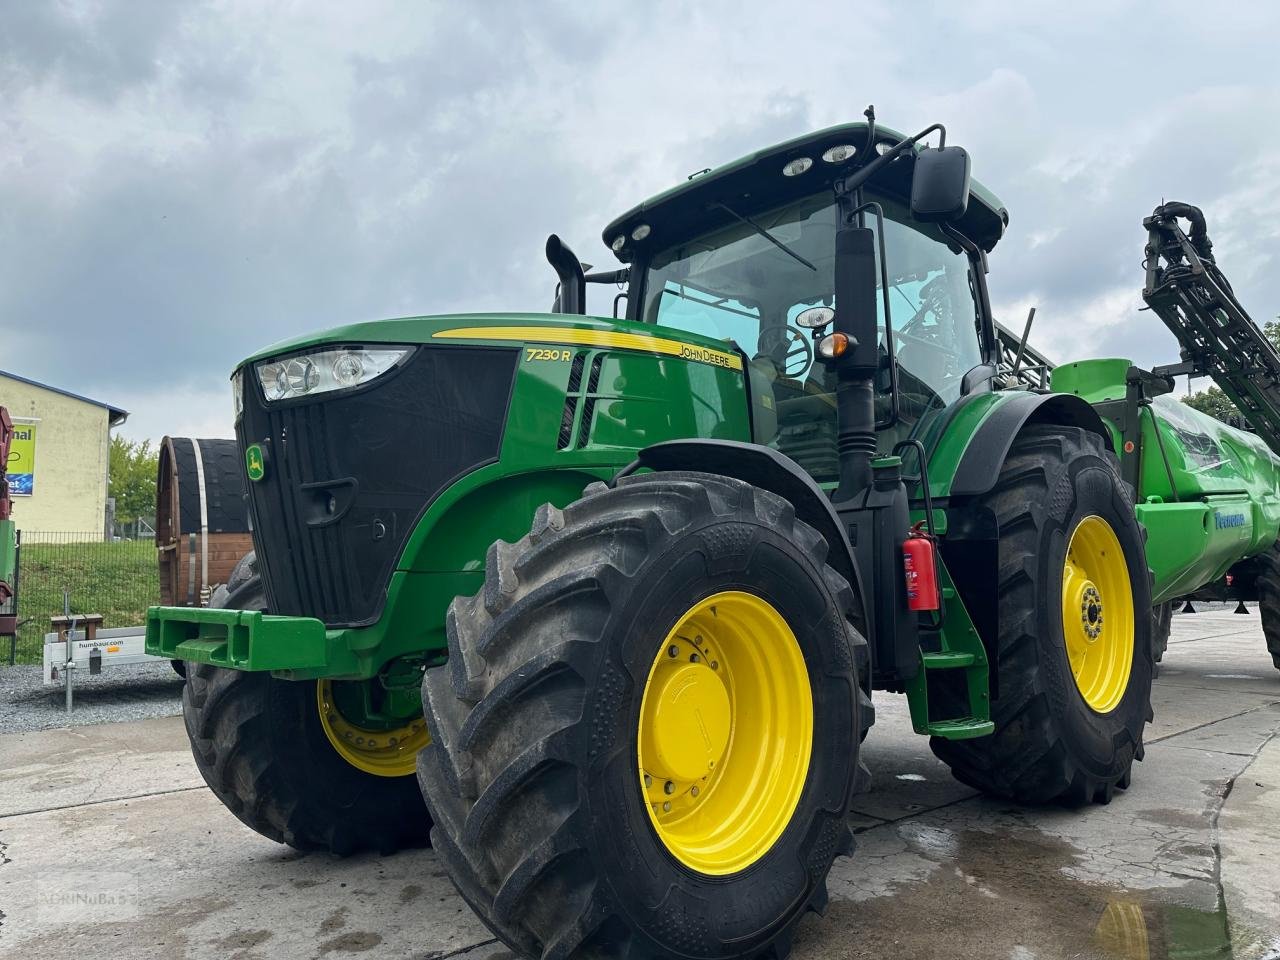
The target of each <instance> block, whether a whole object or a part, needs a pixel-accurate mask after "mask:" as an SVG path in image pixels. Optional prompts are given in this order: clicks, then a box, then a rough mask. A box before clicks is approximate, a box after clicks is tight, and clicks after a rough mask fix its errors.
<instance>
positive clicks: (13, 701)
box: [0, 660, 182, 734]
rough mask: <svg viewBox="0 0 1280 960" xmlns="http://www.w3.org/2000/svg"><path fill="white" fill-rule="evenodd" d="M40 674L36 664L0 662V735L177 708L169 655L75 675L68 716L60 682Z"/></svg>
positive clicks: (177, 686)
mask: <svg viewBox="0 0 1280 960" xmlns="http://www.w3.org/2000/svg"><path fill="white" fill-rule="evenodd" d="M40 673H41V667H40V666H39V665H38V664H36V665H34V666H28V665H21V666H16V667H9V666H0V734H5V733H23V732H26V731H29V730H48V729H51V728H53V727H71V726H79V725H81V724H87V723H113V722H117V721H120V720H146V719H148V718H150V717H171V716H174V715H176V714H179V713H181V712H182V678H181V677H179V676H178V675H177V674H176V673H174V672H173V667H171V666H170V665H169V661H168V660H157V661H156V662H155V663H140V664H135V665H131V666H125V667H112V668H111V669H109V670H105V671H103V672H102V673H100V674H98V675H97V676H96V677H94V676H88V675H84V676H79V675H77V676H76V677H75V708H74V709H73V710H72V712H71V714H70V716H68V715H67V708H66V694H65V692H64V690H63V687H62V684H61V683H59V684H57V685H54V686H49V687H46V686H45V685H44V684H43V683H42V682H41V678H40Z"/></svg>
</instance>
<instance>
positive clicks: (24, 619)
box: [0, 530, 160, 663]
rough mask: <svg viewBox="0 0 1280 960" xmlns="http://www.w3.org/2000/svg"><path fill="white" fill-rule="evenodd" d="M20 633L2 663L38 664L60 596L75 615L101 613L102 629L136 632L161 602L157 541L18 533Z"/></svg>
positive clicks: (3, 649) (0, 649)
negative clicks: (67, 599)
mask: <svg viewBox="0 0 1280 960" xmlns="http://www.w3.org/2000/svg"><path fill="white" fill-rule="evenodd" d="M19 538H20V540H19V546H18V595H17V602H18V611H17V612H18V633H17V636H16V638H14V639H12V640H10V641H9V642H8V643H7V644H5V645H4V646H0V663H5V662H8V663H14V662H17V663H39V662H40V659H41V650H40V645H41V644H42V643H43V642H44V635H45V634H46V633H48V632H49V619H50V618H51V617H55V616H61V615H62V612H63V592H64V591H65V592H66V593H67V595H68V596H69V599H70V601H71V612H72V613H75V614H81V615H83V614H90V613H99V614H102V626H103V627H107V628H110V627H135V626H139V625H141V624H142V623H143V621H144V620H145V619H146V612H147V607H149V606H151V605H152V604H156V603H159V602H160V581H159V577H158V575H157V573H156V548H155V542H154V541H153V540H150V539H143V540H119V539H117V540H104V539H103V537H102V534H101V533H45V532H39V531H31V530H21V531H19Z"/></svg>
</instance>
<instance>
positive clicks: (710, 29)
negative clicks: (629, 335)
mask: <svg viewBox="0 0 1280 960" xmlns="http://www.w3.org/2000/svg"><path fill="white" fill-rule="evenodd" d="M1277 11H1280V6H1277V5H1275V4H1271V3H1258V4H1256V5H1253V6H1250V5H1246V4H1241V3H1229V4H1220V5H1216V6H1212V7H1211V6H1207V5H1204V4H1201V3H1187V4H1183V3H1177V2H1166V3H1165V4H1157V5H1153V4H1151V3H1149V2H1148V3H1142V4H1138V3H1132V4H1130V3H1123V2H1117V0H1107V2H1093V0H1073V2H1071V3H1062V2H1055V3H1052V4H1045V5H1039V4H1034V3H1028V2H1019V3H1012V2H1009V3H996V2H983V0H976V2H975V0H969V2H966V3H963V4H958V3H947V2H943V3H936V4H933V3H868V2H856V0H845V2H841V3H831V4H817V5H810V4H806V3H802V2H796V0H788V2H786V3H765V2H760V3H755V2H748V0H737V2H728V3H720V2H709V0H699V2H697V3H692V2H691V3H633V4H630V5H625V6H624V5H621V4H618V5H615V4H610V3H582V2H578V3H573V4H554V3H542V4H535V3H532V2H528V3H514V2H513V3H501V2H487V3H461V2H459V3H456V4H446V3H423V2H415V3H408V2H406V3H400V4H385V5H382V4H377V3H372V2H361V3H350V2H343V3H332V4H325V3H320V2H307V3H302V2H296V3H288V2H271V3H266V2H239V0H228V2H219V3H212V4H201V3H179V2H176V0H150V2H145V0H61V2H57V0H47V2H34V0H33V2H25V0H20V2H13V3H6V4H4V5H3V6H2V7H0V327H2V328H3V337H4V340H3V343H4V346H3V351H4V357H3V361H2V362H0V366H2V367H3V368H4V369H8V370H11V371H14V372H17V373H20V374H24V375H26V376H30V377H34V378H36V379H39V380H43V381H47V382H50V383H53V384H56V385H59V386H63V387H67V388H70V389H74V390H77V391H79V392H83V393H86V394H88V395H90V396H93V397H96V398H99V399H102V400H105V401H108V402H110V403H113V404H116V405H119V406H123V407H126V408H127V409H129V410H130V411H132V416H131V418H130V420H129V423H128V424H127V425H126V426H125V428H124V430H123V432H124V433H125V435H127V436H133V437H147V436H149V437H156V438H158V437H160V436H161V435H163V434H165V433H173V434H186V435H198V436H221V435H229V433H230V411H231V402H230V392H229V387H228V384H227V376H228V373H229V371H230V370H231V368H232V367H233V366H234V364H235V363H236V361H237V360H239V359H240V358H241V357H243V356H244V355H246V354H248V353H250V352H253V351H255V350H257V349H258V348H260V347H262V346H264V345H266V344H267V343H270V342H272V341H275V340H278V339H281V338H284V337H287V336H292V335H295V334H298V333H302V332H305V331H310V330H317V329H320V328H323V327H326V326H330V325H333V324H337V323H341V322H345V321H350V320H357V319H372V318H380V317H390V316H403V315H407V314H415V313H438V312H447V311H455V310H485V309H544V308H545V307H546V305H547V304H548V302H549V299H550V293H551V289H552V286H553V283H554V278H553V275H552V273H551V271H550V269H549V268H548V267H547V266H546V265H545V263H544V262H543V260H542V256H541V250H542V244H543V241H544V240H545V237H546V235H547V234H548V233H549V232H551V231H556V232H559V233H560V234H561V235H562V236H563V237H565V238H566V239H567V240H568V241H569V243H570V244H571V245H572V246H573V247H574V249H575V250H576V251H577V252H578V253H579V255H580V256H581V257H582V258H583V259H585V260H589V261H592V262H594V263H596V264H598V265H599V264H605V263H608V262H610V255H609V254H608V251H607V250H606V249H605V248H604V246H603V245H602V243H601V241H600V239H599V235H600V230H601V228H602V227H603V226H604V224H605V223H606V222H607V221H608V220H609V219H611V218H612V217H613V216H614V215H615V214H617V213H619V212H621V211H622V210H624V209H626V208H627V207H629V206H630V205H632V204H633V203H634V202H636V201H638V200H640V199H643V198H644V197H646V196H648V195H650V194H653V193H656V192H658V191H659V190H661V189H663V188H665V187H667V186H669V185H671V184H672V183H675V182H677V181H680V180H683V179H684V177H685V176H686V175H687V174H689V173H690V172H692V171H694V170H699V169H701V168H703V167H707V166H714V165H718V164H720V163H723V162H726V161H728V160H731V159H733V158H735V157H736V156H738V155H740V154H742V153H744V152H747V151H748V150H750V149H753V148H756V147H759V146H763V145H766V144H769V143H772V142H776V141H778V140H781V139H785V138H787V137H791V136H795V135H798V134H800V133H803V132H805V131H807V130H809V129H813V128H817V127H821V126H826V125H829V124H832V123H838V122H841V121H845V120H851V119H858V118H859V116H860V114H861V112H862V109H863V108H864V107H865V106H866V104H867V103H869V102H874V103H875V104H876V108H877V112H878V115H879V117H880V119H881V121H882V122H884V123H886V124H889V125H890V126H893V127H896V128H898V129H917V128H920V127H923V126H925V125H926V124H928V123H930V122H932V121H942V122H944V123H946V124H947V126H948V129H949V131H950V137H951V141H952V142H955V143H959V144H962V145H964V146H966V147H967V148H968V149H969V150H970V152H971V153H972V154H973V157H974V172H975V175H976V176H977V177H978V178H979V179H981V180H983V181H984V182H985V183H986V184H987V185H988V186H989V187H991V188H992V189H993V190H995V191H996V193H998V194H999V195H1000V196H1001V198H1002V199H1003V200H1004V201H1005V203H1006V204H1007V205H1008V207H1009V210H1010V213H1011V223H1010V228H1009V232H1008V233H1007V234H1006V237H1005V239H1004V241H1003V242H1002V243H1001V245H1000V247H998V248H997V250H996V252H995V254H994V255H993V256H992V258H991V267H992V276H991V278H990V283H991V287H992V291H993V296H994V298H995V301H996V304H997V308H998V315H999V317H1000V318H1001V319H1002V320H1004V321H1005V322H1006V323H1007V324H1009V325H1010V326H1018V325H1019V324H1020V322H1021V320H1022V318H1023V317H1024V316H1025V313H1026V309H1027V307H1028V306H1030V305H1032V304H1035V305H1036V306H1037V308H1038V311H1037V320H1036V330H1035V333H1034V335H1033V341H1034V342H1035V343H1036V344H1037V345H1038V346H1039V347H1040V348H1041V349H1042V350H1044V351H1045V352H1047V353H1049V354H1050V355H1051V356H1052V357H1054V358H1055V359H1059V360H1060V359H1064V358H1068V357H1078V356H1104V355H1110V356H1114V355H1123V356H1130V357H1132V358H1133V359H1135V360H1137V361H1139V362H1140V363H1144V364H1152V363H1160V362H1167V361H1172V360H1175V359H1176V358H1177V357H1176V349H1175V346H1174V341H1173V339H1172V337H1171V336H1170V335H1169V334H1168V333H1167V332H1165V330H1164V328H1163V327H1162V326H1161V325H1160V323H1159V321H1158V320H1156V319H1155V318H1153V317H1151V315H1150V314H1146V313H1142V314H1140V313H1139V312H1138V309H1137V308H1138V304H1139V296H1138V291H1139V288H1140V286H1141V272H1140V267H1139V261H1140V259H1141V247H1142V242H1143V239H1144V238H1143V233H1142V230H1141V220H1142V217H1143V216H1144V215H1145V214H1147V213H1149V212H1150V210H1151V208H1152V207H1153V206H1155V204H1156V203H1158V202H1159V201H1160V200H1161V198H1168V199H1180V200H1186V201H1189V202H1192V203H1196V204H1198V205H1200V206H1203V207H1204V208H1205V209H1206V210H1207V212H1208V215H1209V217H1210V232H1211V235H1212V236H1214V238H1215V240H1216V242H1217V252H1218V253H1219V262H1220V263H1222V264H1223V265H1224V267H1225V268H1226V270H1227V272H1228V274H1229V276H1230V277H1231V278H1232V280H1233V282H1234V284H1235V288H1236V291H1237V293H1238V294H1239V295H1240V297H1241V299H1242V300H1243V301H1244V303H1245V304H1246V306H1248V307H1249V308H1250V309H1251V310H1252V311H1253V313H1254V315H1255V317H1256V318H1257V319H1259V321H1261V320H1263V319H1267V318H1270V317H1272V316H1274V315H1276V314H1277V313H1280V270H1278V269H1277V266H1278V265H1280V129H1277V125H1276V123H1275V119H1276V117H1277V104H1280V80H1277V79H1276V78H1277V77H1278V76H1280V73H1277V70H1276V60H1277V56H1278V53H1277V46H1276V38H1277V36H1280V12H1277ZM592 306H593V307H596V308H597V309H598V310H602V311H605V312H607V309H608V305H607V303H605V302H602V303H599V304H597V303H593V304H592Z"/></svg>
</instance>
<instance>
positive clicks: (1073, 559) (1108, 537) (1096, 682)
mask: <svg viewBox="0 0 1280 960" xmlns="http://www.w3.org/2000/svg"><path fill="white" fill-rule="evenodd" d="M1062 633H1063V637H1064V638H1065V640H1066V643H1067V659H1068V660H1070V661H1071V675H1072V676H1073V677H1074V678H1075V681H1076V687H1077V689H1079V691H1080V695H1081V696H1082V697H1084V701H1085V703H1087V704H1088V705H1089V706H1090V707H1091V708H1093V709H1094V710H1095V711H1097V712H1098V713H1110V712H1111V711H1112V710H1114V709H1115V708H1116V705H1117V704H1118V703H1119V702H1120V699H1121V698H1122V697H1123V696H1124V692H1125V690H1126V689H1128V687H1129V673H1130V671H1131V670H1132V668H1133V642H1134V641H1133V636H1134V617H1133V589H1132V586H1131V584H1130V583H1129V567H1128V565H1127V564H1126V563H1125V556H1124V550H1123V549H1121V547H1120V541H1119V540H1117V539H1116V535H1115V531H1113V530H1112V529H1111V525H1110V524H1108V523H1107V521H1105V520H1103V519H1102V518H1101V517H1097V516H1091V517H1085V518H1084V519H1083V520H1081V521H1080V523H1079V524H1077V525H1076V528H1075V530H1074V531H1073V532H1072V534H1071V542H1070V543H1069V544H1068V545H1067V557H1066V560H1065V561H1064V562H1063V565H1062Z"/></svg>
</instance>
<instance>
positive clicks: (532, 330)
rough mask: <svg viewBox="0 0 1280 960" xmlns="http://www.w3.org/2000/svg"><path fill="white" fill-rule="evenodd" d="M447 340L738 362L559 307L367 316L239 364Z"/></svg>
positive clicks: (676, 337)
mask: <svg viewBox="0 0 1280 960" xmlns="http://www.w3.org/2000/svg"><path fill="white" fill-rule="evenodd" d="M451 341H462V342H470V343H492V344H496V343H503V344H508V345H512V346H518V345H519V344H521V343H536V344H563V345H588V346H607V347H613V348H616V349H624V350H625V349H633V350H639V351H641V352H645V353H666V354H671V355H674V356H684V357H685V358H686V359H698V358H697V357H694V356H691V355H690V354H689V351H690V349H692V350H694V351H696V352H699V353H708V352H709V353H711V354H715V355H716V356H717V357H720V358H726V359H725V360H724V361H723V362H719V363H718V364H717V365H719V366H730V367H734V368H740V363H739V360H738V357H737V355H736V354H732V353H725V352H724V348H725V344H724V341H723V340H717V339H715V338H713V337H704V336H700V335H699V334H696V333H690V332H689V331H687V330H673V329H670V328H667V327H660V326H656V325H654V324H651V323H631V322H629V321H626V320H616V319H614V318H612V317H589V316H583V315H580V314H564V313H455V314H443V315H440V316H430V317H400V318H398V319H395V320H370V321H365V322H362V323H353V324H349V325H347V326H341V327H333V328H331V329H329V330H325V331H322V332H320V333H312V334H308V335H307V336H304V337H295V338H293V339H290V340H282V341H280V342H279V343H275V344H272V345H271V346H269V347H266V348H265V349H263V350H260V351H258V352H257V353H255V354H254V355H253V356H251V357H249V358H248V359H246V360H245V361H244V362H243V363H241V364H240V365H239V367H240V368H243V367H245V366H247V365H249V364H255V363H258V362H260V361H263V360H273V359H277V358H279V357H282V356H288V355H290V354H297V353H301V352H305V351H307V350H319V349H332V348H334V347H340V346H349V345H374V344H384V343H385V344H403V345H414V344H426V343H432V344H437V345H440V344H445V343H449V342H451ZM730 361H731V362H730Z"/></svg>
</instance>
